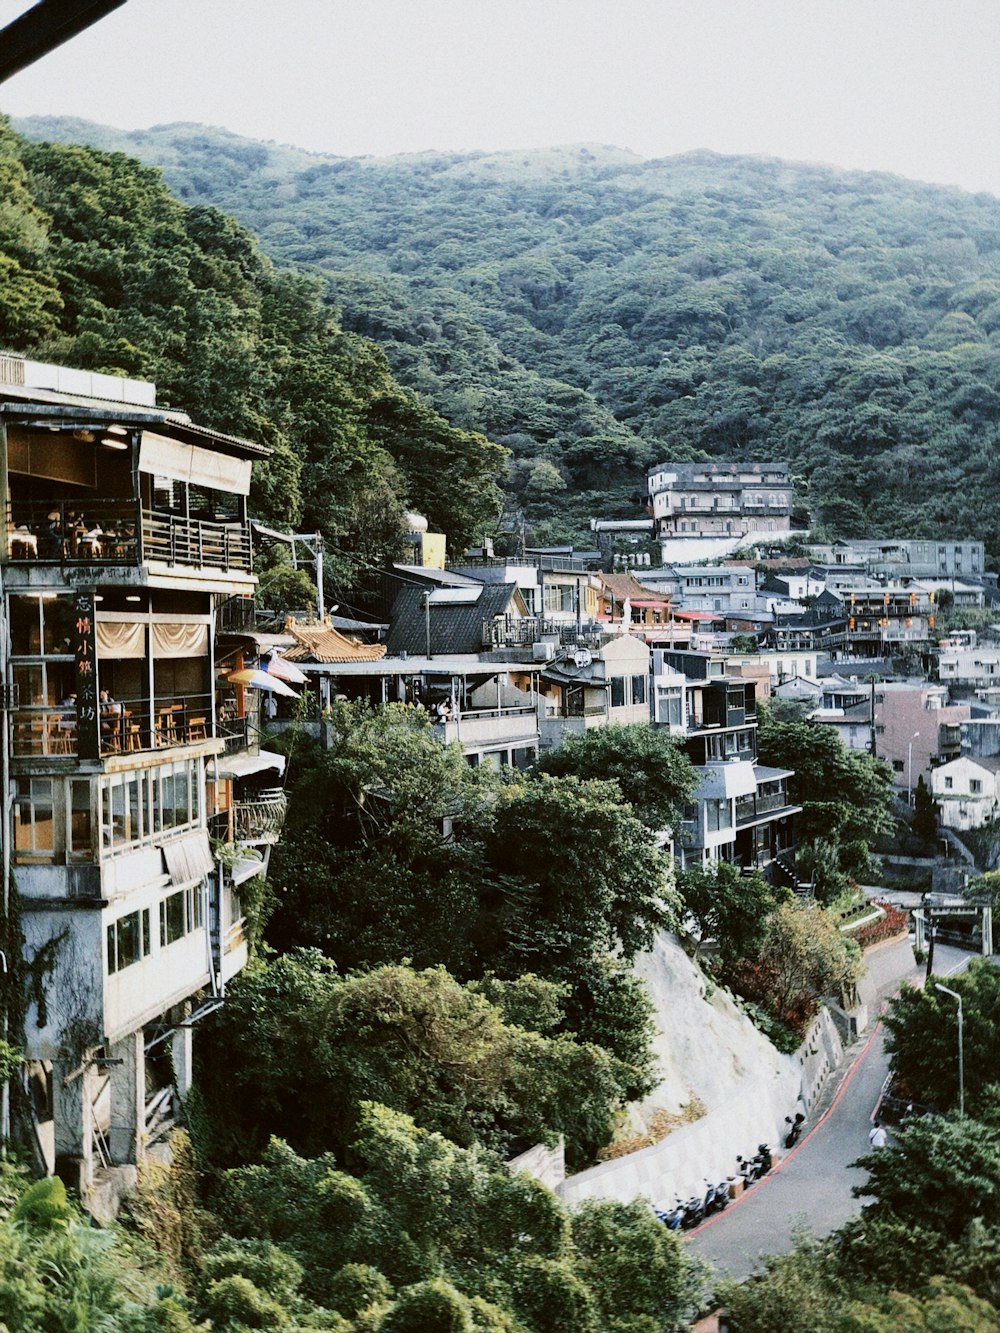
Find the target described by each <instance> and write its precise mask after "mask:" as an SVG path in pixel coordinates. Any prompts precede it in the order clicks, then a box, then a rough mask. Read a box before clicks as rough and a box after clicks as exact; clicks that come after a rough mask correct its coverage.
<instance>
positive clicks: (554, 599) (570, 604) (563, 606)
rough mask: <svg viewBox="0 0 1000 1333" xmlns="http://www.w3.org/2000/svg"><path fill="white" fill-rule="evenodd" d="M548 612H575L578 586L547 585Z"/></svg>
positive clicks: (565, 584) (564, 584) (546, 601)
mask: <svg viewBox="0 0 1000 1333" xmlns="http://www.w3.org/2000/svg"><path fill="white" fill-rule="evenodd" d="M545 609H546V611H575V610H576V585H575V584H573V583H546V585H545Z"/></svg>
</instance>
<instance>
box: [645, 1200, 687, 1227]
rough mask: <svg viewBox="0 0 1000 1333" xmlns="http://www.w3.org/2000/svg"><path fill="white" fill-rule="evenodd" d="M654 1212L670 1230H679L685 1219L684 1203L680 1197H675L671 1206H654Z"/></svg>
mask: <svg viewBox="0 0 1000 1333" xmlns="http://www.w3.org/2000/svg"><path fill="white" fill-rule="evenodd" d="M653 1212H654V1213H655V1214H656V1216H657V1217H658V1218H659V1219H660V1221H661V1222H662V1223H663V1225H664V1226H665V1227H666V1228H667V1230H668V1231H679V1230H680V1226H681V1223H682V1222H683V1220H684V1205H683V1204H682V1203H681V1201H680V1199H676V1198H675V1199H674V1202H673V1204H672V1205H671V1207H670V1208H654V1209H653Z"/></svg>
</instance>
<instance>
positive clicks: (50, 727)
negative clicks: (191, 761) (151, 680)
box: [11, 694, 212, 759]
mask: <svg viewBox="0 0 1000 1333" xmlns="http://www.w3.org/2000/svg"><path fill="white" fill-rule="evenodd" d="M11 724H12V725H11V753H12V754H13V756H14V758H27V757H29V756H36V755H37V756H42V757H47V758H57V759H65V758H67V757H75V756H76V755H77V753H78V750H79V745H78V740H77V736H78V733H77V715H76V706H75V705H74V704H59V705H57V706H43V707H32V708H19V709H17V710H15V711H14V712H13V713H12V714H11ZM98 726H99V732H100V750H101V755H102V757H103V756H105V755H110V754H132V753H138V752H141V751H143V750H160V749H166V748H168V747H169V746H173V745H193V744H196V743H197V742H198V741H204V740H208V739H209V738H210V737H211V735H212V696H211V695H210V694H189V695H186V696H185V697H184V698H183V699H177V698H174V697H171V696H157V697H156V698H154V699H153V700H152V704H150V700H149V699H148V698H142V699H115V700H111V701H109V702H108V703H107V704H104V705H102V706H101V708H100V713H99V721H98Z"/></svg>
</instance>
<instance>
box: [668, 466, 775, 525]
mask: <svg viewBox="0 0 1000 1333" xmlns="http://www.w3.org/2000/svg"><path fill="white" fill-rule="evenodd" d="M646 487H647V491H648V495H649V505H650V508H651V509H652V512H653V519H654V521H655V523H656V534H657V536H658V537H659V538H660V540H661V542H664V541H669V540H671V539H673V538H677V537H681V538H685V537H705V536H709V537H741V536H746V535H748V534H749V533H779V532H789V531H790V530H791V512H792V483H791V480H790V478H789V475H788V466H787V464H785V463H658V464H657V465H656V467H654V468H650V470H649V472H648V473H647V477H646Z"/></svg>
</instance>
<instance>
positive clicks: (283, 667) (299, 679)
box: [267, 653, 309, 685]
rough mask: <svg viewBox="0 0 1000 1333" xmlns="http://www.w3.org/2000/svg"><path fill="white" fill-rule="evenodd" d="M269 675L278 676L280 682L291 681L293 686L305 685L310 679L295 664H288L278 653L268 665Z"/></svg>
mask: <svg viewBox="0 0 1000 1333" xmlns="http://www.w3.org/2000/svg"><path fill="white" fill-rule="evenodd" d="M267 674H268V675H269V676H277V677H278V679H279V680H287V681H290V682H291V684H292V685H305V684H306V682H307V681H308V679H309V677H308V676H307V675H306V674H305V672H304V671H300V670H299V669H298V667H297V666H295V665H293V663H291V662H286V661H285V659H284V658H283V657H279V656H278V654H277V653H275V655H274V656H273V657H272V658H271V660H270V661H269V662H268V664H267Z"/></svg>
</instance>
